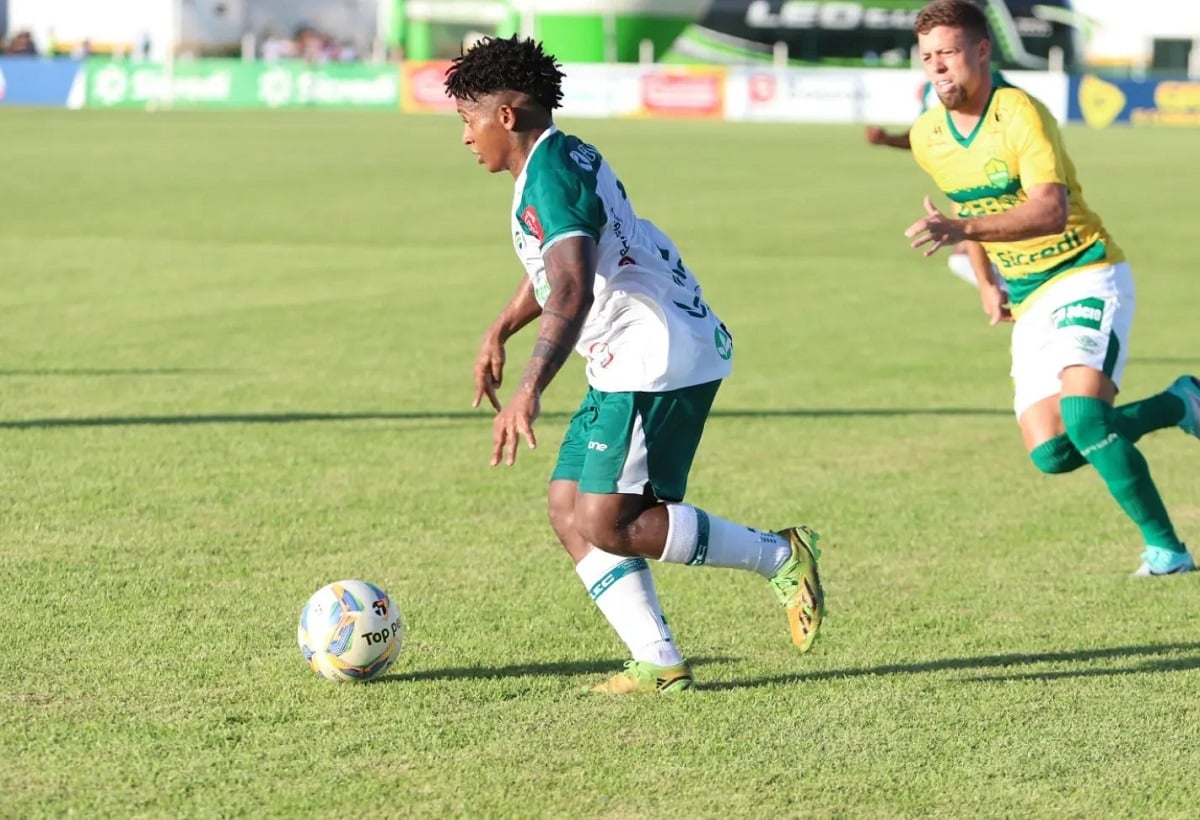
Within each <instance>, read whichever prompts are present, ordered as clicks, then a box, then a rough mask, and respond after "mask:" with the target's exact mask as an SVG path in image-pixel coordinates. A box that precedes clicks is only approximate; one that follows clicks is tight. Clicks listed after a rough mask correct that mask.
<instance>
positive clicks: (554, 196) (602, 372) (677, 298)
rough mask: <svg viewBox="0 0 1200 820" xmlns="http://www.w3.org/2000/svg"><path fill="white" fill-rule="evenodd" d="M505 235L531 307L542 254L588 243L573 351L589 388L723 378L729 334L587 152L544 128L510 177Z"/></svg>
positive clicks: (541, 298)
mask: <svg viewBox="0 0 1200 820" xmlns="http://www.w3.org/2000/svg"><path fill="white" fill-rule="evenodd" d="M512 231H513V246H514V247H515V248H516V251H517V256H518V257H519V258H520V260H521V263H522V264H523V265H524V266H525V272H526V273H527V274H528V276H529V278H530V280H531V281H532V282H533V287H534V295H535V296H536V298H537V301H538V304H541V305H545V303H546V298H547V297H548V296H549V294H550V284H549V282H548V281H547V279H546V267H545V263H544V262H543V260H542V256H543V254H544V253H545V252H546V250H547V249H548V248H550V246H552V245H553V244H554V243H555V242H558V241H559V240H561V239H566V238H567V237H571V236H587V237H591V238H592V239H593V240H595V242H596V245H597V258H598V263H597V265H596V280H595V285H594V287H593V293H594V297H595V298H594V301H593V303H592V308H591V310H590V311H589V312H588V315H587V320H586V321H585V322H584V325H583V331H582V333H581V334H580V336H579V341H578V343H577V344H576V346H575V349H576V350H577V351H578V352H579V353H580V355H582V356H583V357H584V358H585V359H587V378H588V383H589V384H590V385H591V386H592V387H594V388H596V389H597V390H603V391H606V392H625V391H638V392H650V393H661V392H665V391H667V390H675V389H678V388H681V387H690V386H692V385H696V384H703V383H705V382H711V381H715V380H716V379H723V378H725V377H726V376H728V375H729V373H730V371H731V370H732V364H733V340H732V338H731V337H730V334H729V331H728V330H727V329H726V328H725V325H723V324H722V323H721V320H720V319H719V318H718V317H717V315H716V314H715V313H714V312H713V310H712V308H711V307H709V306H708V304H707V303H706V302H705V301H704V296H703V294H702V293H701V290H700V283H699V282H697V281H696V277H695V276H693V275H692V273H691V271H689V270H688V268H687V266H685V265H684V264H683V260H682V259H681V258H680V255H679V251H678V249H677V248H676V247H675V243H674V242H672V241H671V240H670V238H669V237H667V236H666V234H664V233H663V232H662V231H660V230H659V229H658V228H656V227H655V226H654V224H653V223H651V222H649V221H647V220H645V219H640V218H639V217H638V216H637V214H635V213H634V211H633V208H632V207H631V206H630V204H629V197H628V196H627V195H626V193H625V187H624V186H623V185H622V184H621V182H620V180H618V179H617V177H616V174H614V173H613V170H612V168H611V167H610V166H609V165H608V163H607V162H605V161H604V158H603V157H601V156H600V153H599V152H598V151H597V150H596V149H595V148H594V147H593V146H591V145H588V144H587V143H585V142H583V141H581V140H579V139H578V138H577V137H573V136H569V135H567V134H563V133H562V132H561V131H559V130H558V129H557V128H554V127H551V128H550V129H549V130H547V131H546V132H545V133H544V134H542V136H541V137H540V138H539V139H538V141H537V143H536V144H535V145H534V147H533V150H532V151H531V152H530V154H529V157H528V159H527V161H526V163H525V169H524V171H522V173H521V175H520V177H518V178H517V184H516V192H515V193H514V195H513V212H512Z"/></svg>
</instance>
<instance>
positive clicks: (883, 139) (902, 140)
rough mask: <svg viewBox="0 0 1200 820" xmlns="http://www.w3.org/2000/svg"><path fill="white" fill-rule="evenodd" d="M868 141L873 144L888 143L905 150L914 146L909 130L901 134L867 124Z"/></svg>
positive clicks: (892, 146)
mask: <svg viewBox="0 0 1200 820" xmlns="http://www.w3.org/2000/svg"><path fill="white" fill-rule="evenodd" d="M867 142H869V143H871V144H872V145H887V146H889V147H891V148H900V149H902V150H905V151H908V150H909V149H911V148H912V143H911V142H910V141H909V136H908V131H904V132H903V133H899V134H889V133H888V132H887V131H884V130H883V129H882V128H880V127H879V126H876V125H869V126H867Z"/></svg>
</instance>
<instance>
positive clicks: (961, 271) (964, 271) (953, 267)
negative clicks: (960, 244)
mask: <svg viewBox="0 0 1200 820" xmlns="http://www.w3.org/2000/svg"><path fill="white" fill-rule="evenodd" d="M946 267H948V268H950V272H951V273H953V274H954V275H955V276H957V277H958V278H959V279H961V280H963V281H964V282H966V283H967V284H968V285H970V286H971V287H973V288H977V287H979V283H978V282H977V281H976V279H975V269H974V268H973V267H971V257H969V256H967V255H966V254H965V253H952V254H950V258H949V259H947V260H946Z"/></svg>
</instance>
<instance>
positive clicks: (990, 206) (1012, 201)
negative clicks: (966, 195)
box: [957, 191, 1028, 219]
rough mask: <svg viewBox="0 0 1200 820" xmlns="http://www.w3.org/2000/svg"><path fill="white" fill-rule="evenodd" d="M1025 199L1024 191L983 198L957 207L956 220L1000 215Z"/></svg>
mask: <svg viewBox="0 0 1200 820" xmlns="http://www.w3.org/2000/svg"><path fill="white" fill-rule="evenodd" d="M1026 199H1028V197H1027V196H1026V195H1025V192H1024V191H1020V192H1018V193H1015V194H999V195H997V196H984V197H982V198H981V199H977V200H975V201H974V202H968V203H966V204H963V205H959V206H958V211H957V213H958V218H959V219H969V218H970V217H972V216H983V215H984V214H1002V213H1004V212H1005V211H1011V210H1012V209H1013V208H1015V207H1017V206H1018V205H1020V204H1021V203H1022V202H1024V201H1025V200H1026Z"/></svg>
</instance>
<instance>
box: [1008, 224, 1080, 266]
mask: <svg viewBox="0 0 1200 820" xmlns="http://www.w3.org/2000/svg"><path fill="white" fill-rule="evenodd" d="M1082 247H1083V240H1082V239H1080V238H1079V231H1077V230H1076V229H1075V228H1072V229H1071V230H1069V231H1067V232H1066V233H1065V234H1063V235H1062V239H1060V240H1059V241H1058V242H1056V243H1054V244H1053V245H1046V246H1044V247H1041V248H1038V249H1037V250H1035V251H1031V252H1029V253H1020V252H1018V253H1013V252H1012V251H998V252H997V253H996V261H997V262H999V263H1000V265H1001V267H1004V268H1019V267H1022V266H1024V265H1032V264H1035V263H1036V262H1039V261H1041V260H1043V259H1050V258H1053V257H1055V256H1062V255H1063V254H1067V253H1070V252H1071V251H1074V250H1077V249H1079V248H1082Z"/></svg>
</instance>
